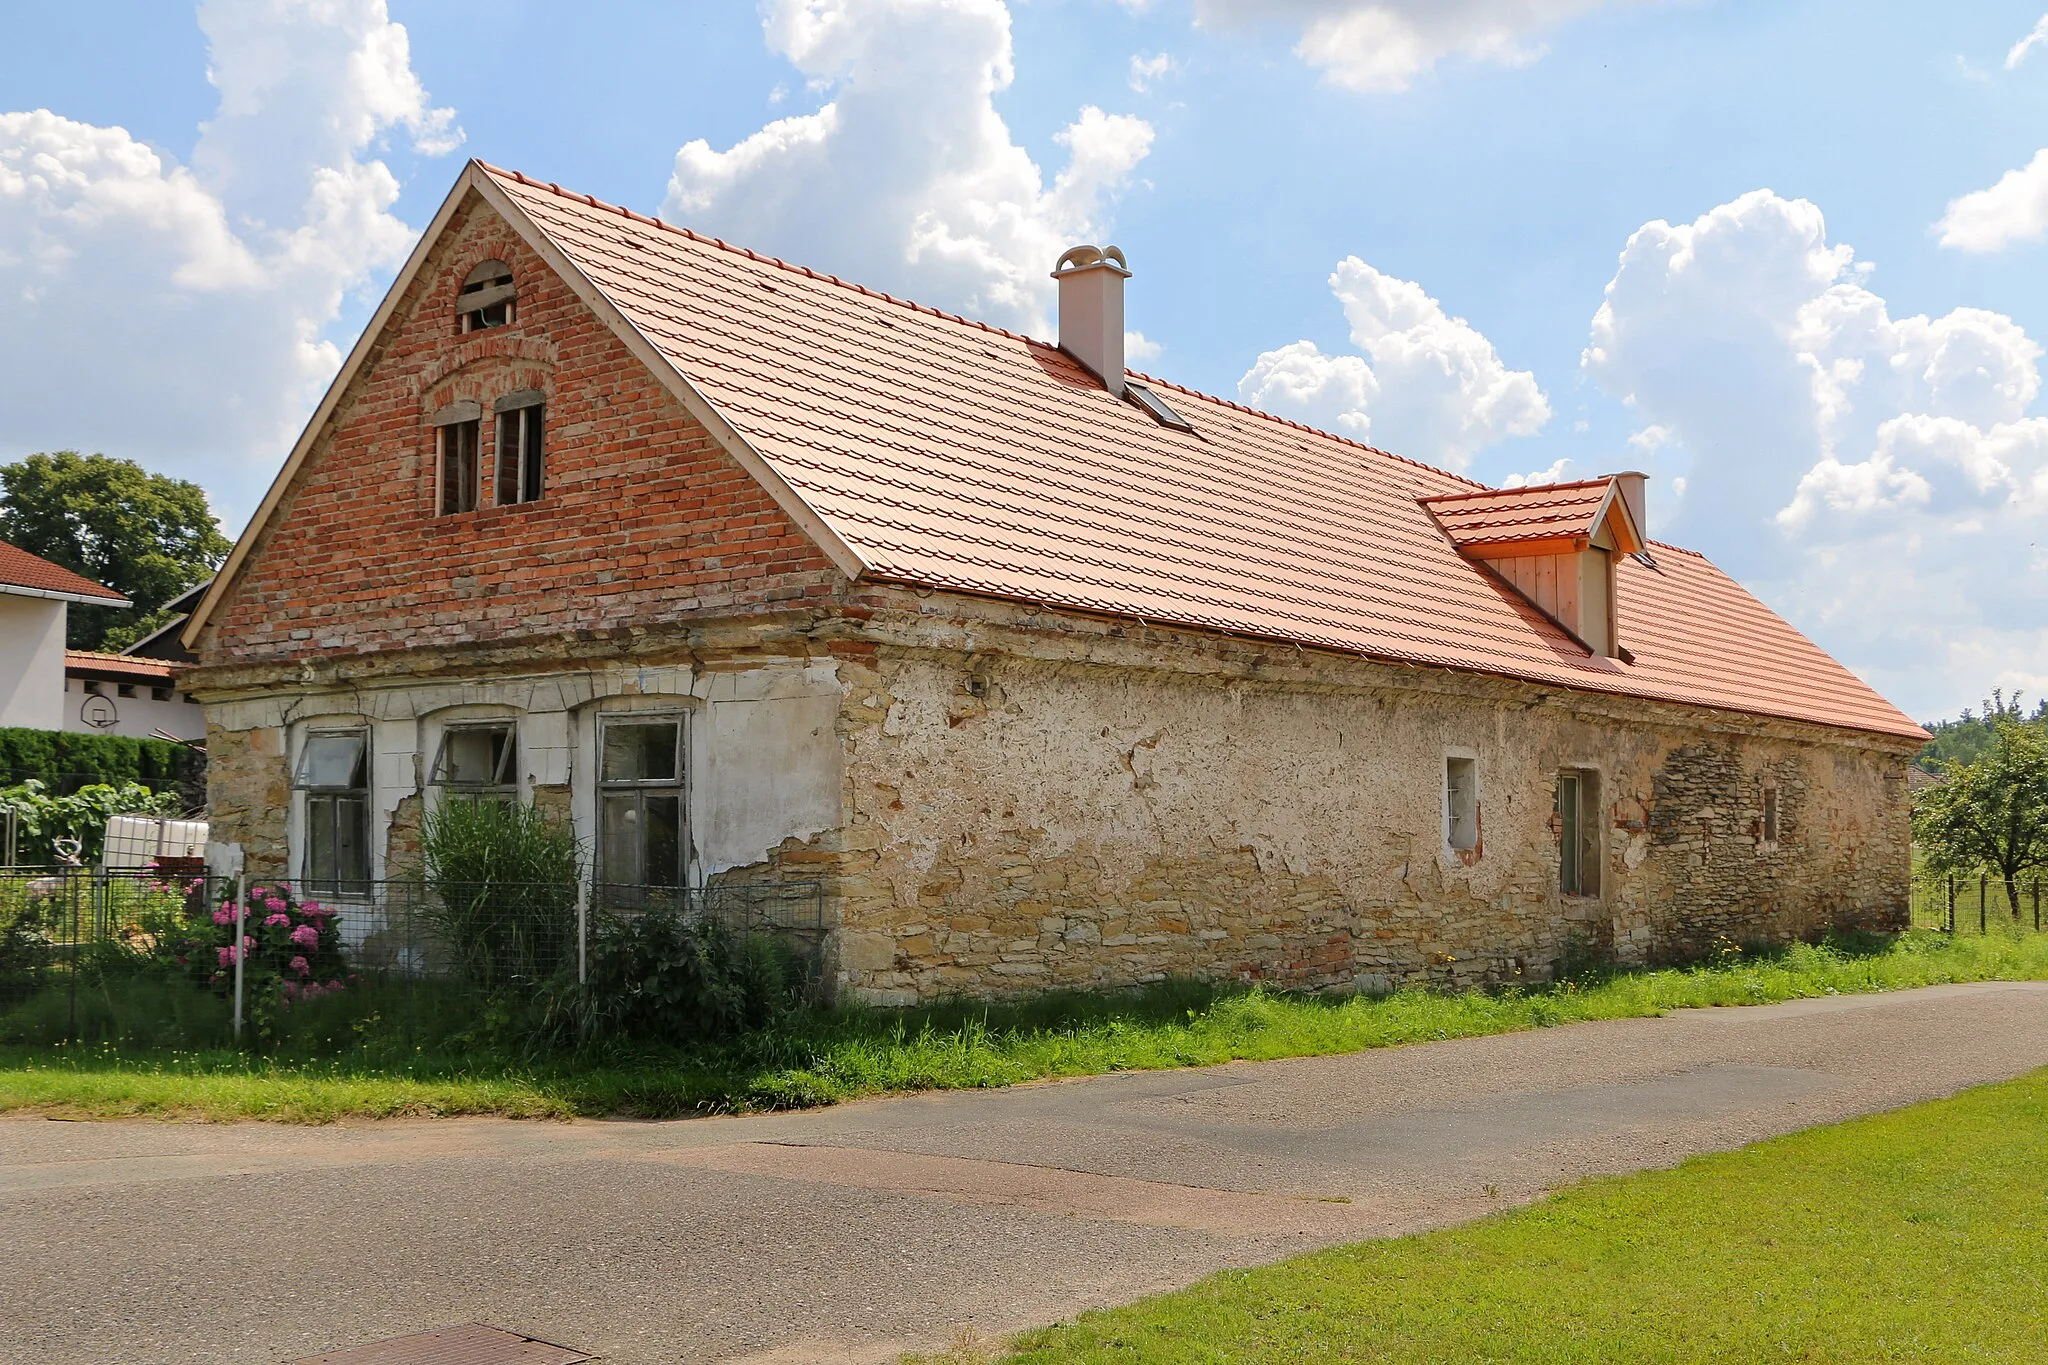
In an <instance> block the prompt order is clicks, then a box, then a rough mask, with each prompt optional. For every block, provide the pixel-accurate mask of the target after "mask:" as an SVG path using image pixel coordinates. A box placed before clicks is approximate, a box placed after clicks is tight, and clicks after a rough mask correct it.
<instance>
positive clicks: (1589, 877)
mask: <svg viewBox="0 0 2048 1365" xmlns="http://www.w3.org/2000/svg"><path fill="white" fill-rule="evenodd" d="M1557 821H1558V823H1557V868H1558V876H1557V880H1558V890H1559V891H1561V892H1562V893H1563V894H1565V895H1567V896H1597V895H1599V894H1600V863H1601V844H1600V774H1599V773H1598V772H1597V771H1595V770H1594V769H1592V768H1566V769H1563V770H1562V771H1561V772H1559V773H1558V775H1557Z"/></svg>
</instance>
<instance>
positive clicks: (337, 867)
mask: <svg viewBox="0 0 2048 1365" xmlns="http://www.w3.org/2000/svg"><path fill="white" fill-rule="evenodd" d="M372 744H373V740H372V731H371V726H370V722H369V721H368V719H367V718H365V717H363V716H356V715H337V716H322V717H318V718H315V719H311V720H307V721H302V722H300V723H299V724H297V725H295V726H294V727H293V728H292V745H291V774H292V800H291V806H290V808H289V810H288V811H287V813H286V836H287V839H288V841H289V844H290V860H289V861H290V867H291V873H292V881H293V883H294V884H295V885H297V886H298V887H300V888H301V889H303V890H305V891H307V892H311V893H313V894H316V895H323V896H328V897H343V898H362V897H366V896H368V895H369V894H370V889H371V888H370V881H371V879H372V877H373V876H374V875H375V869H376V859H375V856H374V840H375V837H376V833H377V831H376V830H375V829H374V827H373V826H374V824H375V819H374V815H375V810H376V800H375V795H376V793H375V782H376V756H375V754H374V752H373V748H372Z"/></svg>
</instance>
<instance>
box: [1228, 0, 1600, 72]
mask: <svg viewBox="0 0 2048 1365" xmlns="http://www.w3.org/2000/svg"><path fill="white" fill-rule="evenodd" d="M1614 2H1615V0H1195V19H1196V22H1198V23H1201V24H1204V25H1207V26H1210V27H1224V26H1228V25H1234V24H1250V23H1255V22H1256V23H1284V24H1287V25H1290V26H1298V27H1299V28H1300V30H1301V38H1300V40H1299V41H1298V42H1297V43H1296V45H1295V49H1294V50H1295V53H1296V55H1298V56H1299V57H1300V58H1301V59H1302V60H1303V61H1305V62H1307V63H1308V64H1309V65H1310V66H1312V67H1314V68H1316V69H1317V70H1318V71H1321V72H1322V73H1323V77H1324V79H1326V80H1328V81H1329V82H1331V83H1332V84H1333V85H1339V86H1343V87H1345V88H1347V89H1351V90H1362V91H1371V92H1391V91H1401V90H1406V89H1407V88H1408V87H1409V86H1410V85H1411V84H1413V82H1414V80H1415V78H1416V77H1417V76H1420V75H1422V74H1423V73H1425V72H1427V71H1428V70H1430V69H1431V68H1432V67H1434V66H1435V65H1436V64H1437V63H1438V62H1440V61H1442V60H1443V59H1444V58H1446V57H1453V56H1458V57H1466V58H1470V59H1471V60H1474V61H1483V62H1497V63H1501V64H1504V65H1508V66H1523V65H1526V64H1528V63H1529V62H1532V61H1535V60H1536V59H1537V58H1538V57H1540V56H1542V55H1543V43H1542V35H1543V34H1545V33H1548V32H1550V31H1552V30H1553V29H1556V28H1558V27H1559V26H1560V25H1562V24H1564V23H1566V22H1568V21H1569V20H1572V19H1575V18H1577V17H1579V16H1580V15H1582V14H1585V13H1587V12H1589V11H1591V10H1595V9H1599V8H1600V7H1601V6H1603V5H1606V4H1610V3H1614Z"/></svg>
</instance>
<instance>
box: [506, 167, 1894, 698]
mask: <svg viewBox="0 0 2048 1365" xmlns="http://www.w3.org/2000/svg"><path fill="white" fill-rule="evenodd" d="M484 169H485V170H486V171H487V172H488V174H490V176H491V177H492V178H493V180H494V181H495V182H496V184H497V186H498V187H499V188H501V189H502V190H503V191H504V192H505V193H506V194H507V195H508V196H509V198H510V199H511V200H512V202H513V203H514V204H515V205H516V207H517V208H518V209H520V210H523V211H524V213H525V214H526V215H527V216H528V217H529V219H530V220H531V221H532V222H533V224H534V225H535V226H537V227H538V228H539V229H540V230H541V232H543V233H544V234H545V235H546V236H547V238H548V239H549V240H550V241H552V243H553V244H554V245H555V246H556V247H557V248H558V249H559V250H560V251H561V252H562V253H563V254H564V255H565V256H566V257H567V258H568V260H569V262H570V263H571V264H572V265H573V266H574V267H575V268H576V269H578V270H580V271H581V272H583V274H584V275H585V276H586V277H587V278H588V279H589V280H590V281H591V282H592V283H593V284H594V285H595V286H596V287H597V289H598V290H599V291H601V292H602V294H603V295H604V296H605V297H606V298H607V299H609V300H610V301H611V303H612V304H613V305H614V306H616V307H617V308H618V309H619V311H620V312H621V313H622V314H623V315H624V316H625V318H626V319H627V320H628V321H629V322H630V323H631V324H632V325H633V326H634V327H636V328H637V329H638V330H639V331H640V333H641V334H642V335H643V336H645V337H646V338H647V339H648V340H649V341H650V342H652V344H653V345H654V346H655V347H656V348H657V349H658V350H659V351H660V352H661V354H662V355H663V356H664V357H666V358H667V359H668V360H669V361H670V363H672V364H673V365H674V366H675V367H676V369H677V370H678V371H679V372H680V373H681V374H682V375H683V376H684V377H686V378H687V379H688V380H689V381H690V382H691V383H692V384H693V385H694V386H695V387H696V389H697V390H698V391H699V392H700V393H702V394H703V395H704V397H705V398H706V399H707V400H708V401H709V402H710V404H711V405H712V406H713V407H714V408H715V409H716V410H717V412H718V414H719V415H720V416H722V417H723V418H724V419H725V420H726V421H727V422H728V423H730V425H731V426H732V427H733V428H734V429H735V431H737V432H738V434H739V435H740V437H741V438H742V439H743V440H744V441H745V442H746V443H748V444H749V445H751V446H752V447H753V449H754V450H755V451H757V452H758V453H759V454H760V455H761V456H762V457H764V458H765V459H766V461H767V462H768V464H769V465H770V466H771V467H772V468H773V470H774V471H775V472H776V473H777V474H779V475H780V476H781V477H782V478H783V479H784V480H785V481H786V482H787V483H788V484H789V485H790V486H791V487H792V488H794V489H795V491H796V492H797V493H798V494H799V495H800V496H801V497H802V499H803V501H804V502H805V503H806V504H808V505H809V507H810V508H812V509H813V510H814V511H815V512H816V513H817V515H818V516H819V517H820V518H821V519H822V521H823V522H824V523H825V524H826V526H827V527H828V528H829V529H830V530H831V531H832V532H833V533H835V534H836V535H838V536H839V537H840V538H841V539H842V540H843V541H844V542H845V544H846V545H847V546H849V547H850V548H851V549H852V550H853V551H854V552H855V553H857V554H858V555H859V556H860V558H861V559H862V560H863V561H864V564H865V567H864V570H863V576H864V577H870V578H876V579H884V580H894V581H898V582H904V583H913V584H922V585H929V586H933V587H938V588H949V589H955V590H959V591H964V592H973V593H983V594H988V595H992V596H998V597H1006V598H1020V599H1024V600H1028V601H1036V602H1043V603H1046V604H1048V605H1055V606H1063V607H1071V608H1078V609H1081V610H1085V611H1094V612H1107V613H1114V614H1118V615H1129V616H1139V617H1144V618H1147V619H1151V620H1156V621H1163V622H1174V623H1179V624H1184V625H1188V626H1195V627H1204V628H1209V629H1216V630H1222V631H1229V632H1235V633H1240V634H1245V635H1253V636H1261V637H1267V638H1271V639H1276V640H1289V641H1297V642H1299V643H1302V644H1305V645H1315V646H1320V647H1324V648H1329V649H1338V650H1346V651H1354V652H1357V653H1360V654H1365V655H1369V656H1372V657H1374V658H1379V659H1388V660H1394V661H1400V662H1409V663H1416V664H1426V665H1438V666H1442V667H1447V668H1457V669H1468V670H1474V671H1479V672H1486V673H1496V674H1505V675H1508V676H1512V677H1516V678H1523V679H1528V680H1530V681H1534V682H1539V683H1546V684H1554V685H1557V686H1561V687H1572V688H1584V689H1587V690H1591V691H1598V692H1614V693H1622V694H1627V695H1632V696H1640V697H1649V698H1655V699H1658V700H1663V701H1672V702H1680V703H1686V704H1692V705H1700V706H1709V707H1719V708H1725V709H1729V710H1736V711H1752V712H1762V713H1765V714H1769V715H1776V716H1783V717H1789V718H1792V719H1797V720H1806V721H1814V722H1818V723H1820V724H1824V725H1834V726H1844V727H1849V728H1854V729H1860V730H1871V731H1879V732H1882V733H1886V734H1891V735H1898V736H1912V737H1920V736H1921V735H1922V731H1921V730H1920V727H1919V726H1917V725H1916V724H1914V723H1913V721H1911V720H1910V719H1908V718H1907V717H1906V716H1905V715H1904V714H1902V713H1901V712H1900V711H1899V710H1898V709H1897V708H1895V707H1893V706H1892V705H1891V704H1890V703H1889V702H1887V701H1885V700H1884V698H1882V697H1880V696H1878V695H1877V693H1876V692H1874V691H1872V690H1871V688H1870V687H1869V686H1868V685H1867V684H1865V683H1864V682H1863V681H1862V680H1861V679H1859V678H1857V677H1856V676H1855V675H1854V674H1852V673H1850V672H1849V670H1848V669H1846V668H1844V667H1842V665H1841V664H1839V663H1837V662H1835V660H1834V659H1832V658H1830V657H1829V656H1828V655H1827V654H1826V653H1825V652H1824V651H1822V650H1821V649H1820V648H1819V647H1818V646H1816V645H1815V644H1813V642H1812V641H1810V640H1808V639H1806V637H1805V636H1803V635H1801V634H1800V633H1799V632H1798V631H1796V630H1794V629H1793V628H1792V627H1791V626H1790V625H1788V624H1786V623H1785V622H1784V621H1783V620H1781V619H1779V618H1778V617H1777V616H1776V615H1774V614H1773V613H1772V612H1771V611H1770V610H1769V609H1768V608H1766V607H1765V606H1764V605H1763V604H1762V603H1761V602H1759V601H1757V600H1756V598H1754V597H1752V596H1751V595H1750V594H1749V593H1747V592H1745V591H1744V590H1743V589H1742V588H1741V587H1740V586H1739V585H1737V584H1736V583H1735V582H1734V581H1733V580H1731V579H1730V578H1728V577H1727V576H1726V575H1725V574H1723V573H1722V572H1721V571H1720V570H1718V569H1716V568H1715V567H1714V566H1713V565H1712V564H1710V563H1708V562H1707V561H1706V560H1705V559H1704V558H1702V557H1701V556H1699V555H1697V554H1693V553H1691V552H1689V551H1682V550H1670V551H1668V552H1664V553H1659V554H1657V555H1656V557H1655V558H1656V567H1651V566H1650V565H1647V564H1644V563H1642V562H1640V561H1638V560H1636V559H1633V558H1625V559H1623V560H1622V561H1621V567H1620V573H1619V579H1618V587H1617V595H1618V614H1619V622H1618V627H1619V628H1618V631H1617V634H1618V636H1619V638H1620V640H1621V641H1622V643H1623V644H1624V645H1626V646H1627V648H1628V650H1629V651H1630V653H1631V654H1632V655H1633V656H1634V661H1633V663H1624V662H1622V661H1621V660H1618V659H1611V658H1605V657H1601V656H1597V655H1589V654H1588V653H1587V651H1586V650H1585V649H1584V648H1583V647H1582V646H1581V645H1580V644H1579V643H1578V642H1577V641H1575V640H1573V639H1571V638H1570V637H1569V636H1567V635H1566V634H1565V633H1564V632H1563V631H1562V630H1560V629H1559V628H1558V627H1557V626H1556V625H1555V624H1554V623H1552V622H1551V621H1549V620H1548V619H1547V618H1546V617H1545V616H1544V615H1543V614H1542V613H1541V612H1539V611H1538V610H1536V609H1535V608H1534V607H1533V606H1531V605H1530V604H1529V603H1528V602H1527V601H1526V600H1524V599H1523V598H1522V597H1521V596H1520V595H1519V594H1518V593H1516V592H1515V591H1514V589H1512V588H1511V587H1509V586H1507V585H1506V584H1505V583H1504V582H1502V581H1500V580H1498V579H1496V578H1494V577H1493V576H1492V575H1489V574H1487V573H1485V572H1483V571H1481V570H1479V569H1477V568H1475V567H1474V566H1473V565H1471V564H1469V563H1468V562H1466V561H1465V560H1464V559H1463V558H1462V557H1461V556H1460V555H1459V553H1458V551H1457V549H1456V547H1455V546H1454V545H1453V544H1452V543H1451V542H1450V540H1449V539H1447V538H1446V536H1445V534H1444V533H1443V531H1442V530H1441V529H1439V527H1438V525H1437V523H1436V522H1435V521H1434V520H1433V519H1432V518H1431V516H1430V515H1429V514H1428V513H1427V512H1426V511H1424V509H1423V507H1422V505H1421V504H1420V503H1419V502H1418V501H1417V499H1418V498H1425V497H1438V496H1442V495H1446V494H1457V493H1469V492H1474V491H1480V490H1482V489H1483V485H1478V484H1475V483H1474V482H1472V481H1471V480H1468V479H1463V478H1460V477H1458V476H1456V475H1454V474H1448V473H1445V472H1443V471H1442V470H1438V469H1432V468H1430V467H1428V466H1426V465H1422V464H1418V463H1416V462H1415V461H1413V460H1408V459H1403V458H1401V457H1399V456H1396V455H1390V454H1388V453H1386V452H1384V451H1380V450H1375V449H1372V448H1371V447H1368V446H1363V445H1360V444H1358V443H1356V442H1354V441H1348V440H1345V439H1344V438H1342V437H1339V436H1332V435H1329V434H1327V433H1325V432H1320V431H1316V430H1313V429H1311V428H1309V427H1305V426H1301V425H1299V424H1297V423H1294V422H1290V421H1286V420H1284V419H1282V418H1278V417H1274V416H1271V415H1268V414H1266V413H1261V412H1256V411H1254V410H1252V409H1249V408H1245V407H1242V406H1240V405H1238V404H1236V403H1231V402H1227V401H1225V400H1222V399H1218V398H1212V397H1210V396H1208V395H1206V394H1201V393H1196V392H1194V391H1192V390H1189V389H1183V388H1180V387H1178V386H1175V385H1172V384H1168V383H1165V382H1162V381H1157V380H1149V381H1148V382H1150V383H1151V384H1152V385H1153V388H1154V389H1155V391H1157V392H1159V393H1160V394H1161V395H1162V396H1163V397H1165V398H1166V400H1167V401H1168V402H1169V403H1170V404H1171V405H1172V406H1173V407H1174V409H1175V410H1176V411H1177V412H1178V413H1179V414H1180V415H1181V416H1182V417H1184V418H1186V419H1187V420H1188V421H1189V422H1190V423H1191V424H1192V426H1193V428H1194V429H1193V431H1191V432H1184V431H1177V430H1174V429H1173V428H1171V427H1167V426H1165V425H1162V424H1161V423H1159V422H1157V421H1155V420H1154V419H1153V418H1152V417H1150V416H1149V415H1147V414H1146V413H1145V412H1144V411H1143V410H1142V409H1140V408H1139V407H1137V406H1136V405H1135V404H1133V403H1129V402H1125V401H1122V400H1120V399H1118V398H1116V397H1114V396H1112V395H1111V394H1110V393H1109V392H1108V390H1106V389H1105V388H1104V387H1103V386H1102V384H1101V383H1100V382H1099V381H1098V380H1097V379H1096V378H1095V377H1094V376H1093V375H1091V374H1089V373H1088V372H1087V371H1086V370H1084V369H1083V368H1082V367H1081V366H1080V365H1078V364H1077V363H1076V362H1074V361H1073V360H1072V359H1070V358H1069V357H1068V356H1067V355H1066V354H1065V353H1064V352H1062V351H1060V350H1059V349H1058V348H1057V347H1054V346H1050V345H1047V344H1045V343H1043V342H1038V341H1033V340H1031V339H1029V338H1026V337H1022V336H1018V335H1016V334H1014V333H1011V332H1006V331H1003V330H1001V329H999V328H994V327H990V326H988V325H987V324H985V323H976V322H969V321H966V320H964V319H961V318H958V317H955V316H952V315H951V314H947V313H942V312H939V311H938V310H936V309H933V308H928V307H925V306H922V305H919V304H913V303H908V302H905V301H903V300H900V299H896V298H893V297H891V296H889V295H886V294H881V293H877V292H875V291H873V290H870V289H867V288H864V287H862V286H859V285H853V284H848V283H846V282H844V281H841V280H839V279H836V278H834V277H832V276H829V275H824V274H821V273H818V272H815V271H812V270H809V269H805V268H803V267H799V266H792V265H787V264H784V263H783V262H781V261H778V260H775V259H773V258H771V257H766V256H760V255H757V254H756V253H754V252H751V251H746V250H743V249H740V248H737V247H732V246H728V245H726V244H725V243H723V242H720V241H717V240H716V239H712V238H707V237H704V236H701V235H699V234H696V233H692V232H689V231H687V230H684V229H680V228H675V227H671V226H667V225H663V224H660V223H658V222H656V221H655V220H652V219H648V218H643V217H640V216H638V215H636V214H632V213H629V212H628V211H626V210H624V209H621V208H617V207H614V206H611V205H607V204H603V203H601V202H599V201H597V200H595V199H590V198H587V197H583V196H578V195H573V194H570V193H568V192H566V191H563V190H561V189H559V188H558V187H555V186H550V185H543V184H539V183H537V182H534V181H530V180H527V179H525V178H524V177H523V176H519V175H517V174H515V173H509V172H502V171H494V170H490V168H484ZM1140 378H1143V376H1140ZM1570 495H1571V493H1570V490H1569V489H1565V488H1554V489H1552V490H1549V491H1545V490H1542V489H1531V490H1523V491H1522V492H1521V493H1520V494H1519V498H1520V500H1522V501H1525V502H1526V503H1527V504H1528V505H1529V507H1530V508H1535V507H1540V506H1543V505H1544V504H1545V500H1546V499H1549V498H1554V497H1556V498H1562V497H1568V496H1570ZM1496 496H1497V495H1496ZM1564 510H1565V504H1559V511H1560V512H1561V513H1562V512H1563V511H1564ZM1660 548H1661V547H1660Z"/></svg>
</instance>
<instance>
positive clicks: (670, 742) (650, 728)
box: [603, 720, 681, 782]
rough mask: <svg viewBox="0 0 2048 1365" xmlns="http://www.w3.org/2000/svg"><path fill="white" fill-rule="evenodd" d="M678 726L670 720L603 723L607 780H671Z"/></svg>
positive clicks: (674, 764)
mask: <svg viewBox="0 0 2048 1365" xmlns="http://www.w3.org/2000/svg"><path fill="white" fill-rule="evenodd" d="M680 729H681V727H680V726H679V725H678V724H677V723H676V722H675V721H672V720H665V721H657V722H653V723H633V724H622V723H619V722H613V723H611V724H608V725H606V726H605V727H604V772H603V780H604V781H606V782H673V781H675V780H676V775H677V768H676V740H677V737H678V734H679V732H680Z"/></svg>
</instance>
